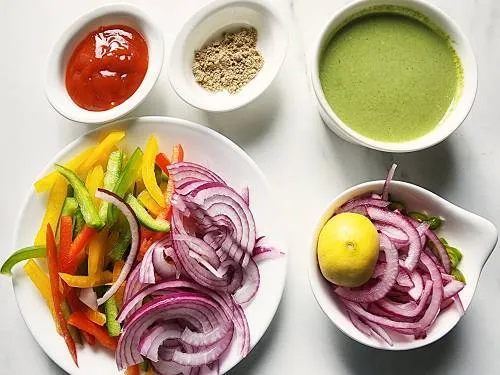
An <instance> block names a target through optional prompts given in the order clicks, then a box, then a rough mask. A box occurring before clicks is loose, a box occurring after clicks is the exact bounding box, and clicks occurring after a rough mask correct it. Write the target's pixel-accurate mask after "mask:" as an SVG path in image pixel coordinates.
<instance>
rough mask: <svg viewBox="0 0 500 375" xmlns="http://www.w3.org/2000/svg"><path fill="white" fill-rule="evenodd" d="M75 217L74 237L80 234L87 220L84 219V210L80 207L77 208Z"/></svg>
mask: <svg viewBox="0 0 500 375" xmlns="http://www.w3.org/2000/svg"><path fill="white" fill-rule="evenodd" d="M74 216H75V218H74V220H73V223H74V225H73V238H75V237H76V236H78V234H79V233H80V232H81V231H82V229H83V226H84V225H85V220H84V219H83V215H82V211H80V208H77V209H76V212H75V215H74Z"/></svg>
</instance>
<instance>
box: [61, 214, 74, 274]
mask: <svg viewBox="0 0 500 375" xmlns="http://www.w3.org/2000/svg"><path fill="white" fill-rule="evenodd" d="M59 228H60V230H59V261H58V266H59V269H62V262H61V261H62V260H63V259H67V258H68V257H69V250H70V247H71V242H72V241H73V218H72V217H71V216H61V220H60V222H59Z"/></svg>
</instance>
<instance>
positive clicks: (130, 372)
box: [125, 365, 141, 375]
mask: <svg viewBox="0 0 500 375" xmlns="http://www.w3.org/2000/svg"><path fill="white" fill-rule="evenodd" d="M125 374H126V375H140V374H141V368H140V367H139V365H133V366H130V367H128V368H127V371H125Z"/></svg>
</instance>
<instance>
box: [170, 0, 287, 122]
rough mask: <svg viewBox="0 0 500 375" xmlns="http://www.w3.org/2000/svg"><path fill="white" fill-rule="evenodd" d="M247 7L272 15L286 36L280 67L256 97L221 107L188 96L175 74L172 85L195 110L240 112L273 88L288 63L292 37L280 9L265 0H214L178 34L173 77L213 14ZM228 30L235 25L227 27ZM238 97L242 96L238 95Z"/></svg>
mask: <svg viewBox="0 0 500 375" xmlns="http://www.w3.org/2000/svg"><path fill="white" fill-rule="evenodd" d="M238 5H239V6H243V7H252V8H253V9H254V10H256V11H258V12H259V13H266V12H267V13H268V14H270V15H271V18H272V19H273V21H272V22H273V23H275V24H276V25H277V27H278V28H279V29H280V30H281V31H282V33H281V34H282V35H283V36H284V38H283V39H284V40H283V46H282V48H280V51H279V52H280V53H279V54H277V56H278V59H277V61H278V63H277V64H275V66H274V68H273V70H272V71H271V74H270V78H269V79H268V80H267V81H264V82H263V83H262V84H261V85H259V88H257V89H255V90H254V91H253V94H252V95H248V96H247V97H243V98H244V99H242V100H239V101H235V102H233V103H229V104H227V103H224V101H223V100H222V101H221V104H220V105H218V106H217V107H216V106H213V105H209V104H208V103H206V102H205V101H203V100H198V99H197V97H196V96H193V95H188V94H187V91H188V90H184V88H183V87H182V85H180V84H179V80H180V78H179V77H177V76H176V75H175V74H169V75H168V77H169V81H170V84H171V85H172V87H173V89H174V91H175V92H176V94H177V95H178V96H179V97H180V98H181V99H182V100H183V101H184V102H185V103H186V104H189V105H191V106H193V107H195V108H198V109H201V110H204V111H208V112H221V113H222V112H230V111H233V110H236V109H238V108H241V107H244V106H245V105H247V104H249V103H251V102H252V101H254V100H255V99H257V98H258V97H259V96H260V95H261V94H262V93H264V91H266V89H267V88H268V87H269V86H270V85H271V83H272V82H273V81H274V80H275V78H276V77H277V75H278V73H279V71H280V69H281V67H282V66H283V63H284V61H285V57H286V54H287V50H288V45H289V39H290V36H289V33H288V30H287V27H286V23H285V21H284V18H283V17H282V16H281V13H280V12H279V11H278V10H277V9H276V7H275V6H274V5H273V4H272V3H271V2H269V1H265V0H213V1H210V2H209V3H208V4H207V5H205V6H204V7H202V8H201V9H199V10H198V11H196V13H194V14H193V15H191V16H190V17H189V18H188V20H187V21H186V22H185V23H184V25H183V26H182V28H181V30H180V31H179V32H178V33H177V36H176V37H175V40H174V43H173V44H172V50H171V53H170V57H169V59H168V70H169V73H170V72H172V71H177V69H173V68H172V67H173V66H176V65H179V66H181V65H182V63H178V61H179V59H180V58H181V56H182V51H183V48H184V44H185V41H186V40H187V39H188V38H189V36H190V35H191V33H192V32H193V31H194V30H195V29H196V28H197V27H199V25H200V23H201V22H203V21H204V20H205V19H206V18H207V17H208V16H210V15H211V14H215V13H216V12H218V11H220V10H222V9H224V8H225V7H228V6H238ZM227 27H228V28H230V27H231V25H228V26H227ZM236 95H238V94H236Z"/></svg>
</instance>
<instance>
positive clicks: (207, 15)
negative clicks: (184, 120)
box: [168, 0, 288, 112]
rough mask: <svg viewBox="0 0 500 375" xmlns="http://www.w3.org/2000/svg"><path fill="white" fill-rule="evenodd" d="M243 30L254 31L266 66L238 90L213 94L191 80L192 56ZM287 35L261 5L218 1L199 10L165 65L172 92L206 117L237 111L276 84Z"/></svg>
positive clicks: (261, 1)
mask: <svg viewBox="0 0 500 375" xmlns="http://www.w3.org/2000/svg"><path fill="white" fill-rule="evenodd" d="M241 27H254V28H255V29H256V30H257V34H258V36H257V49H258V50H259V52H260V53H261V54H262V56H263V57H264V66H263V67H262V69H261V70H260V71H259V72H258V73H257V75H256V76H255V78H254V79H253V80H251V81H250V82H248V84H246V85H245V86H244V87H242V89H241V90H240V91H239V92H237V93H235V94H230V93H228V92H227V91H221V92H216V93H214V92H211V91H208V90H206V89H204V88H203V87H201V86H200V85H199V84H198V83H197V82H196V80H195V78H194V75H193V71H192V64H193V58H194V53H195V51H196V50H199V49H201V48H202V47H203V46H204V45H205V44H207V42H209V41H211V40H214V39H217V38H220V37H221V36H222V33H223V32H234V31H237V30H238V29H239V28H241ZM287 46H288V33H287V31H286V29H285V26H284V23H283V21H282V19H281V16H280V14H279V13H278V12H277V11H276V10H275V9H274V7H273V6H272V5H271V4H270V3H269V2H268V1H265V0H216V1H213V2H211V3H209V4H208V5H207V6H206V7H204V8H202V9H200V10H199V11H198V12H197V13H196V14H195V15H194V16H193V17H192V18H190V19H189V20H188V21H187V22H186V23H185V25H184V27H183V28H182V30H181V31H180V32H179V34H178V35H177V38H176V40H175V42H174V45H173V47H172V52H171V56H170V61H169V65H168V76H169V78H170V83H171V84H172V86H173V88H174V90H175V91H176V92H177V94H178V95H179V96H180V97H181V99H182V100H184V101H185V102H186V103H188V104H190V105H192V106H194V107H196V108H199V109H203V110H206V111H210V112H227V111H232V110H234V109H237V108H240V107H242V106H244V105H246V104H248V103H250V102H251V101H253V100H254V99H256V98H257V97H258V96H259V95H260V94H262V93H263V92H264V91H265V90H266V88H267V87H268V86H269V85H270V84H271V82H272V81H273V80H274V78H275V77H276V75H277V74H278V71H279V70H280V68H281V65H282V63H283V60H284V59H285V55H286V50H287Z"/></svg>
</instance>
